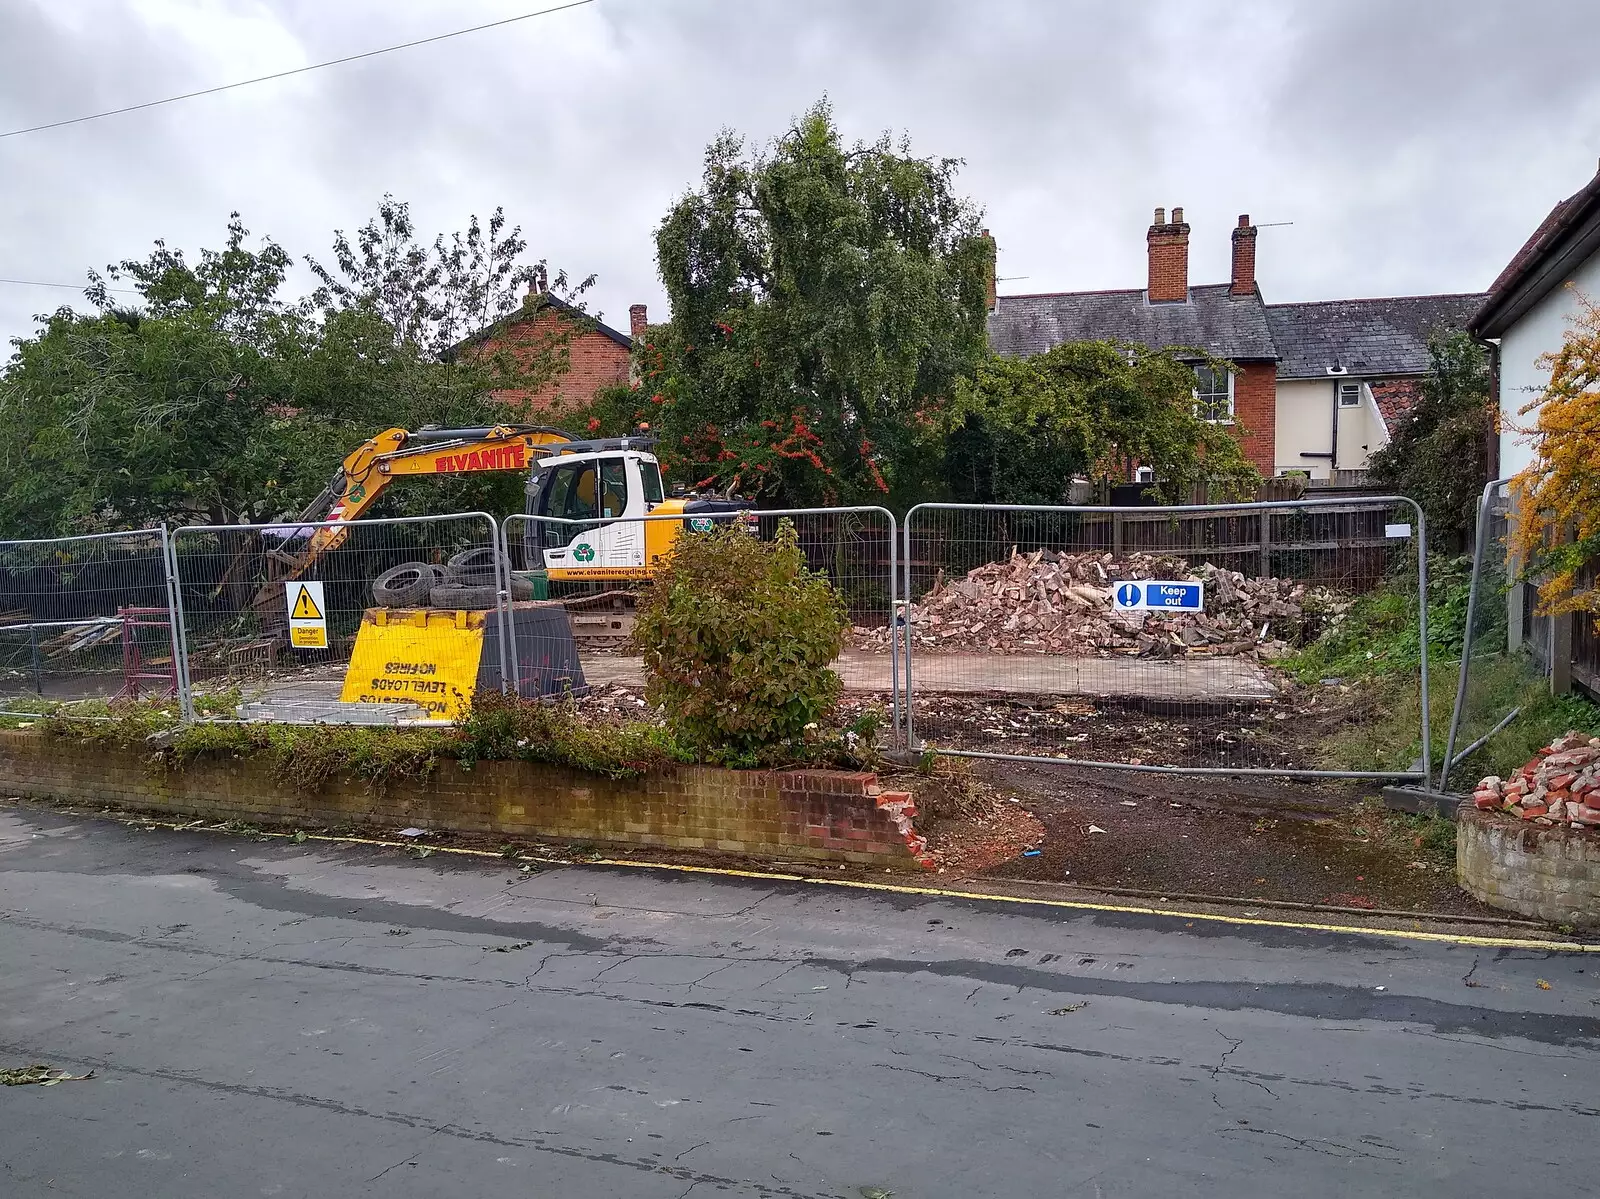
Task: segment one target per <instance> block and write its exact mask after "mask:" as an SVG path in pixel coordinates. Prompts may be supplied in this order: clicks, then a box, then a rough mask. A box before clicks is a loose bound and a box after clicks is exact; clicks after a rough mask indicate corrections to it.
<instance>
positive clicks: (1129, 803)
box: [1122, 799, 1139, 808]
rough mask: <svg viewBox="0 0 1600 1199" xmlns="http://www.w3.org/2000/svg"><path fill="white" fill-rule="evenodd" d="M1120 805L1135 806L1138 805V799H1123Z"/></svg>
mask: <svg viewBox="0 0 1600 1199" xmlns="http://www.w3.org/2000/svg"><path fill="white" fill-rule="evenodd" d="M1122 806H1123V807H1125V808H1137V807H1138V806H1139V801H1138V800H1135V799H1125V800H1123V801H1122Z"/></svg>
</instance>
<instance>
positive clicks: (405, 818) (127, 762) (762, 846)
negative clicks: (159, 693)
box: [0, 730, 927, 868]
mask: <svg viewBox="0 0 1600 1199" xmlns="http://www.w3.org/2000/svg"><path fill="white" fill-rule="evenodd" d="M0 795H25V796H32V797H36V798H50V799H61V800H67V801H74V802H79V803H91V804H97V805H112V806H118V807H128V808H138V809H143V810H148V811H157V812H166V813H171V814H174V815H181V816H190V817H196V818H204V819H216V820H245V821H250V822H252V823H254V824H258V825H263V826H264V825H268V824H277V825H284V826H290V827H294V826H316V825H325V826H334V827H337V826H340V825H375V826H378V827H382V828H401V827H407V826H417V827H421V828H427V829H432V830H446V829H448V830H453V831H458V832H469V833H499V834H504V835H506V836H520V837H534V838H540V839H546V840H559V841H575V842H581V843H583V844H592V845H618V846H633V847H638V846H655V847H659V848H663V849H679V850H702V851H710V852H722V853H734V854H741V855H754V856H759V857H776V858H788V859H804V860H810V861H824V862H849V863H854V864H857V865H873V866H889V867H894V866H900V867H906V868H919V867H922V866H926V865H927V860H926V858H925V856H924V852H925V848H926V846H925V842H924V841H923V839H922V838H921V837H920V836H918V835H917V834H916V832H915V831H914V829H913V828H912V824H911V820H912V817H913V816H914V815H915V814H916V808H915V807H914V806H913V804H912V802H911V796H910V795H908V794H906V793H905V792H885V791H883V790H882V789H881V788H880V787H879V786H878V779H877V776H876V775H874V774H866V773H849V772H845V771H837V770H788V771H756V770H751V771H744V770H722V769H717V768H715V767H709V766H678V767H669V768H665V769H663V770H660V771H657V772H653V773H651V774H649V775H647V776H645V777H643V778H637V779H609V778H604V777H602V776H599V775H591V774H585V773H582V772H579V771H575V770H571V769H568V768H565V767H560V766H550V765H545V764H543V763H538V762H524V761H490V762H479V763H478V764H477V765H476V766H473V767H471V768H470V769H468V768H464V767H463V766H462V765H461V764H460V763H458V762H455V761H451V760H446V761H442V762H440V763H439V766H438V768H437V770H436V771H435V772H434V773H433V774H432V775H431V776H430V777H428V778H426V779H398V780H392V781H390V782H388V783H387V784H386V785H385V786H384V788H383V789H382V790H381V791H380V790H377V789H374V788H371V787H369V785H368V784H367V783H366V782H364V781H362V780H354V779H338V780H334V781H333V782H331V783H330V784H328V785H327V786H325V787H322V788H319V789H317V790H315V791H300V790H297V789H296V788H295V787H294V786H293V785H292V784H291V783H289V782H287V781H285V780H284V779H282V778H281V777H279V775H278V774H277V773H276V772H275V770H274V769H273V767H272V766H271V765H270V764H269V763H268V761H267V760H265V759H256V758H237V757H228V758H223V757H218V758H215V759H200V760H196V761H192V762H189V763H186V764H185V765H183V766H181V767H173V768H170V769H169V768H167V767H166V766H165V765H164V764H163V763H162V762H161V761H160V760H159V759H157V758H155V757H154V756H153V755H152V754H151V753H150V752H147V751H144V750H139V749H121V748H116V747H111V746H104V745H98V744H90V743H85V742H81V741H76V740H73V739H71V738H68V737H61V736H52V735H48V734H44V733H39V732H32V731H16V730H0Z"/></svg>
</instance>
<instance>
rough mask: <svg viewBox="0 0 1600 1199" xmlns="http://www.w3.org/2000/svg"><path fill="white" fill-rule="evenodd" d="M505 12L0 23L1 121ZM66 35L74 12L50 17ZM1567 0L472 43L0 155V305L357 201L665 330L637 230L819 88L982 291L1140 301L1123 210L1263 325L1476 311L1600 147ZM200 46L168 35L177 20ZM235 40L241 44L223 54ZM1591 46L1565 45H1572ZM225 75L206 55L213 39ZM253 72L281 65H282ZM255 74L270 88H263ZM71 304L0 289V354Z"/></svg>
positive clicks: (598, 23) (731, 22)
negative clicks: (1477, 299) (725, 142)
mask: <svg viewBox="0 0 1600 1199" xmlns="http://www.w3.org/2000/svg"><path fill="white" fill-rule="evenodd" d="M534 3H535V0H475V2H474V3H472V4H470V5H468V4H461V3H444V2H443V0H437V2H435V3H432V4H427V5H423V4H415V5H394V4H391V3H384V2H381V0H343V2H341V3H340V4H337V5H334V4H327V3H325V2H320V0H143V3H142V4H141V5H140V6H138V7H135V6H133V5H131V4H126V3H124V4H117V3H111V2H109V0H106V2H104V3H101V4H98V5H96V6H95V7H94V16H93V17H92V18H90V19H83V20H81V21H76V22H75V23H69V22H67V21H66V20H65V18H64V17H63V15H62V10H63V9H64V8H67V7H69V6H60V5H57V4H53V3H47V0H12V3H9V4H6V5H5V6H3V9H0V125H4V126H6V127H12V126H16V125H21V124H27V123H32V122H33V121H34V120H36V119H39V118H41V117H45V118H48V117H51V116H57V115H61V114H64V113H73V112H79V111H87V110H91V109H95V108H99V107H105V106H112V105H115V104H118V103H125V102H128V101H130V100H138V99H144V98H149V97H152V96H157V95H162V94H167V93H170V92H172V91H178V90H184V89H187V88H191V87H197V86H206V85H208V84H211V83H215V82H219V81H221V80H223V79H226V78H230V77H237V76H238V75H239V74H241V73H245V74H248V73H254V72H253V71H244V72H241V71H240V69H239V68H238V67H237V65H236V63H235V61H234V59H238V58H240V57H243V56H242V55H240V54H238V53H235V54H234V59H230V58H229V56H228V54H227V53H217V52H208V50H206V49H205V48H197V47H194V46H192V45H189V44H186V43H185V41H184V40H183V39H181V38H175V37H173V36H172V35H171V30H170V29H167V28H165V27H157V26H156V25H154V24H152V23H151V22H149V21H146V20H141V18H140V17H139V16H138V13H140V12H149V11H151V10H152V9H153V8H154V7H156V6H157V5H159V6H160V7H162V8H164V9H166V10H167V11H169V12H178V13H188V14H191V15H193V14H203V15H205V16H206V17H207V18H208V19H209V20H210V21H212V22H216V23H219V24H220V27H221V28H223V29H226V28H227V27H228V26H227V21H228V20H229V19H232V20H234V21H238V22H243V21H245V20H247V19H250V20H262V19H268V20H271V21H272V22H275V24H276V26H277V27H278V30H279V33H278V36H279V37H281V38H282V39H283V40H284V42H285V44H286V45H291V46H298V48H299V49H298V53H299V54H300V56H301V57H300V59H299V61H313V60H317V59H321V58H326V57H331V56H334V55H339V54H345V53H350V52H352V51H356V50H361V49H366V48H370V47H372V46H375V45H379V44H387V43H390V42H394V41H400V40H405V39H407V38H411V37H418V36H426V35H428V34H431V33H434V32H438V31H440V30H442V29H447V28H451V27H455V26H459V25H463V24H468V23H472V22H475V21H479V20H490V19H494V18H496V17H499V16H505V15H510V14H512V13H516V12H520V11H526V10H527V9H528V8H531V7H533V5H534ZM73 11H74V12H79V11H81V9H79V8H76V7H73ZM1597 13H1600V9H1596V8H1595V7H1594V6H1592V5H1590V4H1588V3H1587V2H1584V3H1574V2H1568V3H1555V2H1548V0H1533V2H1527V0H1525V2H1523V3H1519V4H1516V5H1506V4H1499V3H1465V4H1464V3H1460V2H1457V3H1446V2H1445V0H1406V2H1404V3H1396V2H1393V0H1387V2H1379V0H1345V2H1341V3H1338V4H1332V3H1321V2H1315V0H1302V2H1293V3H1290V2H1274V0H1209V2H1200V0H1194V2H1189V3H1178V2H1176V0H1158V2H1156V3H1141V4H1128V3H1115V4H1112V3H1087V2H1069V0H812V2H809V3H804V4H795V3H792V2H784V0H599V2H598V3H597V4H594V5H592V6H590V7H588V8H586V9H583V10H579V11H575V12H569V13H563V14H559V15H557V16H553V17H549V18H542V19H537V20H533V21H528V22H523V23H520V24H518V25H513V26H508V27H506V28H504V29H501V30H496V31H492V32H489V33H485V34H478V35H473V36H471V37H467V38H462V39H458V40H456V41H452V42H444V43H439V44H437V45H433V46H429V47H424V48H420V49H417V50H412V51H406V52H402V53H399V54H395V55H391V56H386V57H382V58H378V59H373V60H370V61H366V62H362V63H357V64H351V65H350V66H347V67H338V68H333V69H330V70H328V71H322V72H316V73H313V74H310V75H307V76H303V77H300V78H296V79H292V80H286V81H282V82H280V83H271V84H265V85H262V86H260V87H256V88H249V89H243V90H241V91H238V92H233V93H228V94H226V95H223V96H215V97H208V98H205V99H201V100H196V101H192V102H189V103H185V104H179V105H173V106H171V107H168V108H164V109H156V110H152V111H150V112H145V113H137V114H132V115H129V116H127V117H117V118H112V119H110V120H107V121H102V122H95V123H92V124H89V125H85V126H80V127H76V128H73V129H67V130H59V131H53V132H49V133H43V134H37V135H31V136H29V137H25V138H14V139H9V140H6V141H0V177H3V178H5V179H6V180H7V181H8V183H10V185H11V186H9V187H7V188H5V189H3V190H0V275H6V276H11V277H24V278H42V279H47V280H51V281H65V282H75V281H77V280H79V279H81V278H82V274H83V271H84V269H85V268H87V267H91V266H101V265H103V264H104V263H105V262H106V261H109V260H111V259H114V258H120V257H123V256H128V255H136V254H140V253H142V252H143V251H144V250H145V249H146V248H147V247H148V244H149V242H150V240H151V239H152V238H154V237H156V236H165V237H166V238H167V239H168V241H169V242H171V243H173V244H177V245H183V246H186V247H197V246H199V245H202V244H216V242H217V241H218V240H219V239H220V236H221V229H222V225H223V222H224V220H225V218H226V214H227V212H228V210H229V209H230V208H235V207H236V208H239V209H240V210H241V211H242V212H243V213H244V215H245V218H246V221H247V223H248V224H249V225H250V226H251V228H253V229H254V230H256V231H258V232H261V233H270V234H271V235H273V236H274V237H275V238H276V239H277V240H279V241H280V242H282V243H283V244H284V245H286V246H287V247H289V248H290V249H291V250H293V251H295V252H296V253H299V254H305V253H313V254H323V253H325V252H326V250H327V246H328V242H329V238H330V236H331V231H332V230H333V228H335V227H336V226H337V227H343V228H347V229H348V228H351V227H353V226H354V225H356V224H359V223H360V222H361V221H363V220H364V219H365V218H366V217H367V216H368V215H369V214H370V213H371V211H372V210H373V207H374V205H375V202H376V200H377V198H378V197H379V196H380V195H382V194H383V193H384V192H393V193H395V194H396V195H399V196H401V197H404V198H407V199H409V200H411V201H412V204H413V207H414V209H415V211H416V213H417V215H418V217H419V220H420V222H421V224H422V225H423V226H424V227H425V228H437V229H454V228H457V227H459V226H460V225H461V223H462V222H463V221H464V219H465V216H466V214H467V213H468V212H472V211H476V212H479V213H480V214H481V213H486V212H487V211H488V210H489V209H491V208H492V207H493V206H494V205H495V204H503V205H504V206H505V207H506V210H507V212H508V214H509V215H510V216H511V218H512V219H513V220H514V221H517V222H520V223H521V224H522V225H523V227H524V230H525V232H526V233H527V235H528V237H529V240H530V243H531V246H532V249H533V250H534V252H535V253H537V254H540V255H543V256H547V257H548V258H549V259H550V260H551V262H552V263H553V264H554V265H557V266H562V267H566V268H567V269H568V270H570V271H572V272H574V273H575V274H578V275H583V274H587V273H589V272H591V271H592V272H595V273H597V274H598V276H599V285H598V286H597V288H596V289H595V291H594V292H593V293H592V295H591V300H592V302H593V303H594V304H595V305H596V306H598V307H599V308H601V309H603V310H604V311H605V313H606V315H607V316H608V318H610V319H613V320H620V319H622V318H623V317H624V315H625V311H626V307H627V305H628V304H629V303H631V302H634V301H637V300H646V301H648V302H650V303H651V305H652V309H653V311H654V312H655V313H656V314H657V315H659V314H660V313H661V304H662V299H661V293H660V289H659V285H658V283H657V281H656V278H655V270H654V263H653V245H652V232H653V228H654V225H655V223H656V222H657V221H658V220H659V219H660V217H661V215H662V213H663V212H664V210H665V208H666V206H667V205H668V204H669V203H670V202H671V200H672V199H673V198H674V197H675V196H677V195H680V194H681V193H682V192H683V191H684V190H685V189H686V188H688V187H690V186H692V185H693V184H694V183H695V181H696V180H697V178H698V175H699V170H700V161H701V154H702V151H703V149H704V146H705V144H706V142H707V141H708V140H709V139H710V138H711V137H713V136H714V135H715V134H716V133H717V131H718V130H719V129H720V128H722V127H724V126H728V127H732V128H735V129H738V130H740V131H741V132H744V133H746V134H748V135H750V136H751V137H752V138H753V139H755V140H757V141H761V140H765V139H767V138H769V137H771V136H774V135H776V134H778V133H781V132H782V131H783V129H785V128H786V127H787V125H788V122H789V121H790V119H791V118H792V117H793V116H794V115H796V114H797V113H799V112H800V111H802V110H803V109H804V108H805V107H807V106H808V105H809V104H810V103H812V102H813V101H815V100H816V99H817V98H818V97H819V96H821V95H822V94H824V93H826V94H828V96H829V97H830V98H831V100H832V101H833V103H834V106H835V109H836V112H837V114H838V118H839V120H840V123H841V124H842V125H843V127H844V129H845V130H846V132H847V134H848V135H849V136H852V137H871V136H874V135H875V134H876V133H878V132H880V131H882V130H884V129H894V130H906V131H909V133H910V134H911V135H912V140H913V145H914V147H915V148H916V149H917V151H918V152H921V153H928V154H939V155H950V156H954V157H960V158H963V159H965V160H966V164H967V165H966V168H965V170H964V172H963V174H962V186H963V188H964V189H965V190H966V191H967V192H968V194H970V195H971V196H973V198H974V199H975V200H976V201H977V202H978V203H979V204H981V205H982V206H983V207H984V208H985V209H986V210H987V219H988V223H989V225H990V227H991V228H992V229H993V230H994V232H995V235H996V237H997V238H998V240H999V242H1000V246H1001V249H1002V259H1001V273H1002V274H1003V275H1007V276H1026V278H1025V279H1015V280H1011V281H1008V282H1007V283H1006V284H1004V285H1003V287H1004V288H1005V289H1006V290H1009V291H1039V290H1052V289H1067V288H1085V287H1098V286H1135V285H1137V284H1138V283H1139V282H1140V281H1141V279H1142V276H1143V253H1144V241H1143V234H1144V227H1145V225H1146V223H1147V222H1148V221H1149V218H1150V209H1151V207H1152V206H1153V205H1156V204H1164V205H1169V206H1170V205H1173V204H1182V205H1184V206H1185V208H1186V210H1187V212H1188V216H1189V219H1190V221H1191V223H1192V224H1193V225H1194V229H1195V234H1194V246H1193V275H1194V277H1195V278H1196V279H1197V280H1206V279H1218V278H1223V277H1225V276H1226V271H1227V247H1228V230H1229V228H1230V226H1231V225H1232V223H1233V218H1234V216H1235V214H1237V213H1239V212H1250V213H1251V214H1252V215H1254V216H1255V217H1256V218H1257V219H1259V220H1292V221H1294V222H1295V223H1294V224H1293V225H1292V226H1288V227H1279V228H1272V229H1267V230H1264V231H1263V233H1262V239H1261V250H1260V273H1261V278H1262V283H1263V287H1264V288H1265V289H1266V290H1267V292H1268V294H1269V296H1270V297H1271V298H1273V299H1314V298H1332V297H1338V296H1347V295H1362V294H1381V293H1384V292H1403V291H1435V290H1465V289H1472V288H1478V287H1482V286H1484V285H1485V284H1486V283H1487V282H1488V280H1489V279H1490V278H1491V277H1492V276H1493V274H1494V273H1495V271H1497V270H1498V269H1499V267H1500V265H1502V263H1503V262H1504V260H1505V259H1506V258H1507V257H1508V256H1509V255H1510V253H1511V252H1512V251H1513V250H1514V249H1515V247H1516V245H1517V244H1519V243H1520V242H1521V240H1522V239H1523V238H1524V237H1525V236H1526V235H1527V233H1528V232H1529V231H1530V230H1531V229H1532V227H1533V224H1534V223H1536V222H1537V221H1538V219H1539V218H1540V217H1541V216H1542V215H1543V213H1544V211H1545V210H1547V209H1548V207H1549V206H1550V204H1551V203H1553V202H1554V201H1555V199H1557V198H1558V197H1559V196H1561V195H1564V194H1566V193H1567V192H1569V191H1571V190H1573V189H1574V188H1576V187H1577V186H1578V185H1579V184H1580V183H1581V182H1582V181H1583V180H1584V179H1585V178H1586V177H1587V175H1588V174H1589V173H1590V172H1591V171H1592V170H1593V167H1594V156H1595V154H1596V153H1600V103H1597V101H1600V77H1597V75H1596V73H1595V72H1594V71H1593V70H1592V69H1590V65H1589V63H1588V61H1586V58H1587V54H1588V52H1589V46H1590V45H1591V44H1592V43H1593V42H1594V41H1595V40H1596V39H1595V37H1594V36H1593V34H1594V33H1595V28H1594V27H1595V25H1596V21H1597V16H1596V14H1597ZM195 19H196V20H198V17H196V18H195ZM239 28H240V32H239V34H238V36H239V37H241V38H243V37H247V36H257V35H258V33H259V30H260V29H261V28H263V27H262V26H250V27H248V30H247V29H246V27H245V26H243V25H242V24H241V25H240V27H239ZM1586 29H1587V35H1586V34H1585V30H1586ZM223 49H224V50H237V47H235V46H233V45H232V44H231V43H230V45H228V46H225V47H224V48H223ZM283 65H286V66H287V65H296V64H295V63H294V62H286V63H284V64H283ZM264 69H271V68H270V67H269V68H264ZM71 298H72V296H71V293H65V292H64V293H36V292H24V289H20V288H8V287H3V286H0V337H4V336H11V335H15V334H18V333H22V332H25V331H26V330H27V329H28V328H29V325H30V322H29V314H30V313H32V312H35V311H40V310H44V309H47V308H49V307H53V306H54V303H56V302H58V301H61V300H68V299H71Z"/></svg>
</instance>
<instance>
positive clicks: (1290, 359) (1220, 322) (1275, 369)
mask: <svg viewBox="0 0 1600 1199" xmlns="http://www.w3.org/2000/svg"><path fill="white" fill-rule="evenodd" d="M1189 233H1190V228H1189V225H1188V223H1187V222H1186V221H1185V220H1184V219H1183V209H1182V208H1174V209H1173V210H1172V219H1171V220H1168V219H1167V214H1166V210H1165V209H1162V208H1158V209H1156V210H1155V220H1154V222H1153V223H1152V224H1151V225H1150V228H1149V230H1148V231H1147V232H1146V234H1145V245H1146V252H1147V259H1148V274H1147V277H1146V282H1145V286H1144V287H1142V288H1128V289H1124V290H1117V291H1089V292H1049V293H1043V294H1035V295H1020V296H999V295H993V294H991V300H990V312H989V344H990V348H991V349H993V350H994V352H995V353H997V354H1006V355H1029V354H1039V353H1043V352H1044V351H1046V350H1048V349H1050V348H1052V347H1053V346H1057V345H1060V344H1061V343H1062V342H1067V341H1092V340H1113V341H1126V342H1132V343H1135V344H1138V345H1145V346H1150V347H1151V348H1153V349H1163V348H1167V347H1193V348H1195V349H1200V350H1204V351H1206V352H1207V353H1209V354H1211V355H1212V356H1213V357H1216V358H1221V359H1224V360H1226V361H1228V362H1230V363H1232V364H1233V366H1234V367H1235V368H1236V370H1235V372H1234V373H1232V374H1229V375H1225V376H1223V377H1220V378H1219V377H1217V376H1216V375H1214V374H1213V372H1212V371H1210V370H1209V369H1206V368H1205V367H1204V366H1201V365H1199V364H1197V366H1196V379H1195V403H1196V406H1197V408H1198V410H1199V411H1201V412H1202V413H1203V414H1205V415H1207V417H1208V419H1212V420H1216V421H1218V422H1224V423H1229V424H1233V425H1236V426H1237V428H1238V429H1239V433H1240V441H1241V443H1242V445H1243V447H1244V452H1245V456H1246V457H1247V458H1249V459H1250V461H1252V462H1253V463H1255V465H1256V467H1257V468H1258V469H1259V470H1260V471H1261V473H1262V474H1263V475H1277V474H1283V473H1284V472H1285V471H1290V470H1297V471H1305V472H1306V473H1307V474H1308V475H1310V476H1311V477H1312V478H1320V479H1326V478H1328V477H1330V475H1331V474H1332V472H1333V471H1334V470H1336V469H1363V468H1365V466H1366V464H1367V456H1368V454H1369V453H1370V452H1371V451H1372V450H1375V449H1377V448H1379V446H1381V445H1384V444H1387V442H1388V440H1389V433H1388V430H1389V428H1390V427H1391V425H1392V423H1393V422H1394V421H1395V420H1396V419H1398V418H1399V417H1400V416H1402V415H1403V414H1404V413H1405V412H1407V411H1409V409H1410V407H1411V404H1412V402H1413V401H1414V396H1415V381H1416V380H1417V379H1419V378H1421V377H1422V376H1423V375H1424V374H1426V372H1427V367H1428V361H1429V359H1428V349H1427V343H1428V338H1429V336H1430V334H1431V333H1432V332H1433V331H1434V330H1435V329H1440V328H1457V329H1459V328H1462V327H1464V325H1465V324H1466V321H1467V318H1468V317H1469V316H1471V314H1472V312H1473V311H1474V310H1475V309H1476V308H1477V306H1478V305H1479V304H1480V303H1481V302H1482V300H1483V297H1482V296H1481V295H1458V296H1401V297H1392V298H1387V299H1370V300H1340V301H1333V302H1331V303H1313V304H1266V303H1264V302H1263V301H1262V298H1261V290H1260V288H1259V287H1258V286H1257V285H1256V227H1255V226H1254V225H1252V224H1251V223H1250V218H1249V216H1248V215H1245V216H1241V217H1240V218H1239V221H1238V225H1237V226H1236V227H1235V228H1234V229H1233V231H1232V269H1231V271H1230V276H1231V277H1230V278H1229V280H1228V282H1226V283H1205V284H1193V285H1191V284H1190V282H1189ZM1341 418H1342V422H1341Z"/></svg>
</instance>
